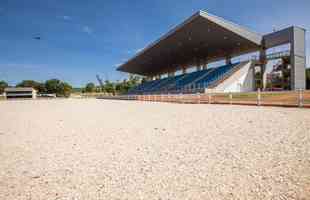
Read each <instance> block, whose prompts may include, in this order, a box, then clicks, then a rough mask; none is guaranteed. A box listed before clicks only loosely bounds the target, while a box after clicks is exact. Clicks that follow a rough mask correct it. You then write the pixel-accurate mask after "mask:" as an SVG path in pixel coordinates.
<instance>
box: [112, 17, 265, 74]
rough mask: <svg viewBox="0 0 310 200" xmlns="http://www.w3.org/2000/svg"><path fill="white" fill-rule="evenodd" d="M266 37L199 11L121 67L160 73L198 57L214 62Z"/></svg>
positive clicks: (257, 45) (251, 48)
mask: <svg viewBox="0 0 310 200" xmlns="http://www.w3.org/2000/svg"><path fill="white" fill-rule="evenodd" d="M262 38H263V37H262V36H261V35H260V34H257V33H255V32H252V31H250V30H248V29H247V28H244V27H242V26H239V25H237V24H234V23H232V22H229V21H227V20H224V19H223V18H220V17H217V16H214V15H211V14H209V13H207V12H204V11H199V12H197V13H195V14H194V15H193V16H191V17H190V18H189V19H187V20H185V21H184V22H183V23H182V24H180V25H178V26H176V27H175V28H174V29H172V30H171V31H169V32H168V33H167V34H165V35H163V36H162V37H161V38H160V39H159V40H157V41H155V42H153V43H151V44H150V45H148V46H147V47H146V48H144V49H143V50H142V51H141V52H139V53H138V54H137V55H135V56H134V57H133V58H131V59H130V60H128V61H127V62H126V63H124V64H122V65H121V66H119V67H118V69H117V70H119V71H123V72H128V73H133V74H140V75H146V76H152V75H157V74H160V73H166V72H169V71H174V70H178V69H180V68H181V66H189V65H193V64H195V60H197V59H207V60H208V61H209V62H210V61H216V60H220V59H223V58H225V57H227V56H237V55H241V54H244V53H248V52H251V51H255V50H258V49H259V48H260V46H261V43H262Z"/></svg>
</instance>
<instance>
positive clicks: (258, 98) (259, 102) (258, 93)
mask: <svg viewBox="0 0 310 200" xmlns="http://www.w3.org/2000/svg"><path fill="white" fill-rule="evenodd" d="M257 105H258V106H260V105H261V91H260V88H258V90H257Z"/></svg>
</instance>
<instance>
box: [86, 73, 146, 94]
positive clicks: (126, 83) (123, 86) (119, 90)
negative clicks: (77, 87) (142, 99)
mask: <svg viewBox="0 0 310 200" xmlns="http://www.w3.org/2000/svg"><path fill="white" fill-rule="evenodd" d="M143 81H145V79H143V78H141V77H140V76H134V75H130V76H129V78H128V79H124V80H122V81H116V82H112V81H109V80H106V81H104V84H103V85H102V86H96V85H95V84H94V83H92V82H90V83H87V84H86V85H85V87H84V88H83V89H82V92H86V93H93V92H106V93H112V94H124V93H126V92H128V91H129V90H130V89H132V88H134V87H136V86H137V85H138V84H140V83H141V82H143Z"/></svg>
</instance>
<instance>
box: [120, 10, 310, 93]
mask: <svg viewBox="0 0 310 200" xmlns="http://www.w3.org/2000/svg"><path fill="white" fill-rule="evenodd" d="M285 44H289V45H288V46H290V49H289V50H288V51H285V52H274V53H273V54H272V55H271V54H268V53H267V52H268V50H269V49H270V48H273V47H278V46H281V45H285ZM248 53H257V54H259V56H258V57H257V58H256V59H252V60H249V63H232V60H233V58H234V57H238V56H242V55H245V54H248ZM305 55H306V52H305V29H303V28H300V27H296V26H292V27H288V28H285V29H283V30H279V31H276V32H272V33H269V34H266V35H262V34H259V33H256V32H254V31H251V30H249V29H248V28H245V27H243V26H240V25H237V24H235V23H233V22H230V21H227V20H225V19H223V18H221V17H218V16H215V15H212V14H210V13H207V12H205V11H199V12H197V13H195V14H194V15H193V16H191V17H190V18H188V19H187V20H185V21H184V22H183V23H181V24H180V25H178V26H176V27H175V28H174V29H172V30H171V31H169V32H168V33H167V34H165V35H164V36H162V37H161V38H159V39H158V40H157V41H155V42H153V43H151V44H150V45H148V46H147V47H146V48H145V49H143V50H142V51H140V52H139V53H138V54H136V55H135V56H134V57H133V58H131V59H129V60H128V61H127V62H125V63H124V64H123V65H121V66H119V67H118V69H117V70H119V71H123V72H128V73H132V74H139V75H142V76H146V77H158V78H157V80H154V81H149V82H146V83H144V84H142V85H141V86H138V87H137V88H136V89H134V90H132V91H131V92H132V93H136V94H140V93H142V94H148V93H149V94H151V93H166V92H169V93H171V92H184V90H186V91H189V90H191V91H193V92H197V91H202V90H201V89H203V91H206V90H207V89H215V88H217V89H218V90H222V91H232V92H239V91H241V92H242V91H250V90H256V89H257V84H256V80H255V76H254V73H255V69H254V68H257V67H259V68H260V72H261V73H260V74H261V78H260V81H261V82H262V86H259V87H261V89H264V88H265V87H266V65H267V63H268V61H269V60H273V59H284V58H285V59H286V60H288V62H287V64H289V65H290V69H291V70H290V77H291V78H290V89H291V90H296V89H305V85H306V81H305V66H306V59H305V58H306V56H305ZM218 61H223V63H225V66H226V67H225V66H221V67H219V68H218V69H217V70H214V69H212V68H211V69H210V68H209V67H208V65H209V64H210V63H212V62H218ZM241 65H242V66H241ZM189 68H195V69H196V72H192V73H187V71H189V70H188V69H189ZM177 71H181V72H182V73H181V74H182V75H178V76H175V74H179V73H175V72H177ZM166 74H168V77H167V76H163V75H166ZM161 77H165V78H161ZM229 88H230V89H229ZM197 89H198V90H197Z"/></svg>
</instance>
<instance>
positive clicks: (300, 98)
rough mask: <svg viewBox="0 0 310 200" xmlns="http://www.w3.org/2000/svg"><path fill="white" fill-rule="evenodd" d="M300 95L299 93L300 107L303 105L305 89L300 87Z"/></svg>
mask: <svg viewBox="0 0 310 200" xmlns="http://www.w3.org/2000/svg"><path fill="white" fill-rule="evenodd" d="M298 91H299V95H298V106H299V107H301V108H302V107H303V103H304V102H303V101H304V98H303V90H302V89H299V90H298Z"/></svg>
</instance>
